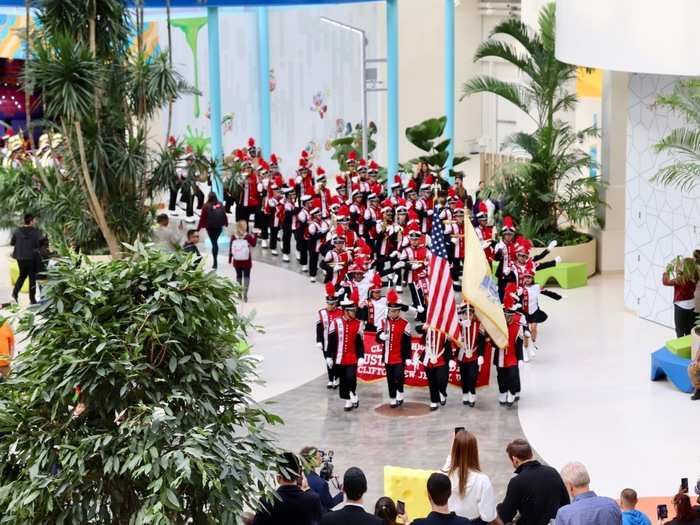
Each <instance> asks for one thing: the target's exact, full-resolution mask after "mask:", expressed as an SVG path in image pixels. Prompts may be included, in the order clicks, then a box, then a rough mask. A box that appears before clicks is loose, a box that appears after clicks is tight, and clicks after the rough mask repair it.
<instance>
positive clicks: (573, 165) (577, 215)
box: [462, 3, 602, 236]
mask: <svg viewBox="0 0 700 525" xmlns="http://www.w3.org/2000/svg"><path fill="white" fill-rule="evenodd" d="M554 29H555V6H554V3H550V4H548V5H546V6H545V7H543V8H542V10H541V11H540V16H539V29H538V31H537V32H533V31H532V30H530V29H529V28H528V27H527V26H526V25H525V24H523V23H522V22H521V21H520V20H519V19H517V18H508V19H506V20H504V21H503V22H501V23H500V24H498V25H497V26H496V27H495V28H494V29H493V31H492V32H491V35H490V38H489V39H488V40H486V41H485V42H483V43H482V44H481V45H480V46H479V48H478V49H477V51H476V54H475V57H474V60H475V61H477V60H481V59H484V58H498V59H502V60H505V61H506V62H509V63H510V64H512V65H513V66H515V67H516V68H518V70H519V71H520V72H521V73H522V77H523V78H524V81H523V82H522V83H516V82H506V81H503V80H500V79H497V78H494V77H490V76H487V75H482V76H478V77H476V78H474V79H472V80H470V81H468V82H466V83H465V84H464V87H463V97H462V98H464V97H465V96H467V95H473V94H476V93H491V94H494V95H497V96H499V97H501V98H503V99H505V100H507V101H509V102H511V103H512V104H514V105H515V106H517V107H518V108H520V109H521V110H522V111H523V112H525V113H526V114H527V115H528V116H530V118H532V120H533V122H534V123H535V125H536V130H535V131H534V132H533V133H524V132H519V133H515V134H513V135H512V136H511V137H509V138H508V139H506V142H505V146H508V147H513V148H514V149H516V150H519V151H520V152H522V153H524V154H525V155H526V156H527V157H528V158H529V161H528V162H526V163H520V164H514V165H510V166H508V167H506V169H504V171H503V173H502V174H501V175H500V177H499V178H498V180H497V181H496V183H495V184H494V187H495V189H496V190H497V191H498V192H499V193H501V196H502V197H503V198H504V200H505V201H506V212H507V213H509V214H511V215H513V216H514V217H515V218H516V220H518V221H519V222H527V223H528V224H529V225H530V226H531V231H534V233H535V234H536V235H541V236H546V235H550V236H551V235H556V234H557V233H558V231H559V228H560V227H561V225H562V224H563V223H564V222H565V221H568V222H569V223H571V224H574V225H577V226H590V225H592V224H594V223H597V222H599V221H598V210H599V207H600V204H601V203H602V201H601V199H600V193H599V189H600V181H599V180H598V179H597V178H595V177H583V176H582V172H583V170H584V169H586V168H589V167H591V166H592V165H594V162H593V160H592V159H591V158H590V156H589V155H588V154H587V153H585V152H584V151H582V150H581V149H580V148H578V147H577V144H578V142H579V140H581V139H582V138H584V137H587V136H594V135H596V134H597V129H596V128H593V127H592V128H588V129H585V130H582V131H580V132H578V133H576V132H575V130H574V129H573V128H572V127H571V126H570V125H569V124H567V123H565V122H563V121H562V120H561V119H559V118H558V113H560V112H562V111H569V110H572V109H573V108H574V107H575V105H576V96H575V95H574V94H572V93H569V92H568V91H567V89H566V88H567V85H568V84H569V83H570V82H572V81H573V80H574V79H575V78H576V66H574V65H570V64H565V63H563V62H560V61H558V60H557V59H556V57H555V54H554ZM497 37H510V38H511V39H514V40H515V41H516V42H517V44H519V47H520V48H522V50H521V49H519V47H517V46H516V45H515V44H511V43H508V42H507V41H505V40H503V39H499V38H497Z"/></svg>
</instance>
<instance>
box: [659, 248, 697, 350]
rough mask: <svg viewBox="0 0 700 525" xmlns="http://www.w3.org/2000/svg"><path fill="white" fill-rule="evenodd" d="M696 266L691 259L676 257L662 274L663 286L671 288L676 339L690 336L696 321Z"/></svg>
mask: <svg viewBox="0 0 700 525" xmlns="http://www.w3.org/2000/svg"><path fill="white" fill-rule="evenodd" d="M699 273H700V272H698V264H697V262H696V261H695V259H693V258H691V257H686V258H682V257H677V258H676V259H675V260H674V261H673V262H672V263H671V264H670V265H669V267H668V268H667V269H666V271H665V272H664V274H663V277H662V282H663V284H664V286H673V320H674V324H675V326H676V337H683V336H686V335H688V334H690V331H691V330H692V329H693V325H694V324H695V321H696V319H697V315H698V314H697V313H696V312H695V288H696V287H697V285H698V278H699Z"/></svg>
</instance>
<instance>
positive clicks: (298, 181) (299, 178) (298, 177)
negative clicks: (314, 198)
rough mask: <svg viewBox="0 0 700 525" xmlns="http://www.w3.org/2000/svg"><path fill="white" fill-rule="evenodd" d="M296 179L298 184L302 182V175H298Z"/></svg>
mask: <svg viewBox="0 0 700 525" xmlns="http://www.w3.org/2000/svg"><path fill="white" fill-rule="evenodd" d="M295 181H296V183H297V184H299V183H300V182H301V176H297V178H296V179H295Z"/></svg>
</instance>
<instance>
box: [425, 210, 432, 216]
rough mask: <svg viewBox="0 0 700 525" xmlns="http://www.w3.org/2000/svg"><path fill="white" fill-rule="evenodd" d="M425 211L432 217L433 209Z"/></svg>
mask: <svg viewBox="0 0 700 525" xmlns="http://www.w3.org/2000/svg"><path fill="white" fill-rule="evenodd" d="M425 213H427V214H428V217H430V216H431V215H432V214H433V210H428V211H427V212H425Z"/></svg>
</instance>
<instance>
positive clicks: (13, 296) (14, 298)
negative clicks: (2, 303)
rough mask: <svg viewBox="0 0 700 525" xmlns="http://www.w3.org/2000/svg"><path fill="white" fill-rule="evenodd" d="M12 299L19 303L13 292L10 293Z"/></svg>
mask: <svg viewBox="0 0 700 525" xmlns="http://www.w3.org/2000/svg"><path fill="white" fill-rule="evenodd" d="M12 300H13V301H14V302H16V303H19V299H17V296H16V295H15V294H12Z"/></svg>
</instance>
